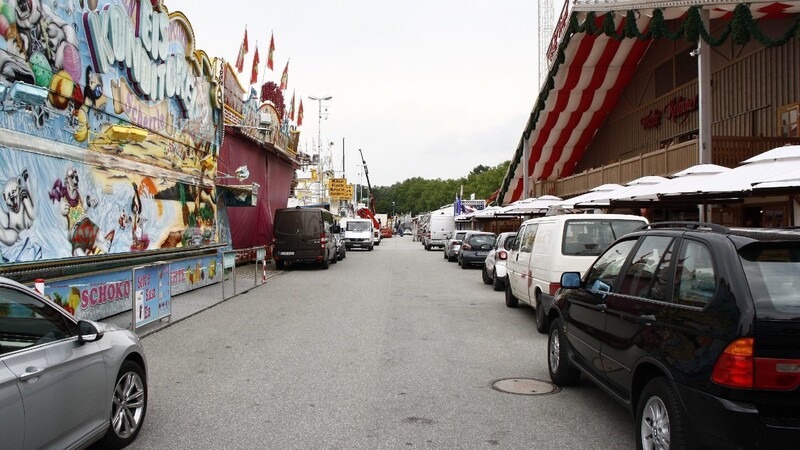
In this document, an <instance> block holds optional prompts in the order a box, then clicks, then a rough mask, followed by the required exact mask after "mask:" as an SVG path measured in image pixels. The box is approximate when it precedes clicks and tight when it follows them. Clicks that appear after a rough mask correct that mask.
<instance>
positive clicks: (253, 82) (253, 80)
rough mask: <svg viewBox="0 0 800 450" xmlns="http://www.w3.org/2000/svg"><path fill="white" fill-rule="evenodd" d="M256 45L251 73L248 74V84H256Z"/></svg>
mask: <svg viewBox="0 0 800 450" xmlns="http://www.w3.org/2000/svg"><path fill="white" fill-rule="evenodd" d="M258 63H259V61H258V43H256V52H255V54H253V71H252V72H250V84H256V83H257V82H258Z"/></svg>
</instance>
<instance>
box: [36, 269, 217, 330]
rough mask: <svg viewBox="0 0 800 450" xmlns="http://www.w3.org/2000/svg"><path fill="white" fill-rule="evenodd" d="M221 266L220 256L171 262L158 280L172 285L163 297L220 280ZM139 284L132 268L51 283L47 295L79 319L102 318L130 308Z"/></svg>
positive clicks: (45, 291)
mask: <svg viewBox="0 0 800 450" xmlns="http://www.w3.org/2000/svg"><path fill="white" fill-rule="evenodd" d="M219 266H220V262H219V257H217V256H207V257H203V258H194V259H186V260H182V261H173V262H171V263H170V264H169V266H168V269H166V268H164V272H165V273H164V275H162V276H161V278H160V279H159V286H161V287H162V288H163V287H164V285H166V284H167V283H168V286H169V294H168V295H167V294H165V295H163V296H162V299H163V298H166V297H168V296H170V297H171V296H174V295H178V294H181V293H183V292H187V291H190V290H193V289H197V288H199V287H203V286H208V285H211V284H213V283H218V282H219V281H220V280H221V277H219V276H218V275H217V274H218V272H219V270H220V267H219ZM167 270H168V272H167ZM167 277H168V279H167ZM136 286H137V285H136V284H134V282H133V271H132V270H130V269H127V270H119V271H114V272H108V273H103V274H100V275H90V276H86V277H80V278H76V279H72V280H69V281H63V282H58V281H57V282H53V283H48V284H46V285H45V287H44V295H45V296H46V297H47V298H49V299H50V300H52V301H53V302H55V303H56V304H57V305H59V306H61V307H62V308H64V310H65V311H67V312H68V313H70V314H72V315H73V316H74V317H75V318H76V319H88V320H100V319H103V318H106V317H111V316H113V315H116V314H119V313H122V312H125V311H130V310H131V307H132V305H133V301H134V297H133V296H132V294H133V293H135V291H136V290H137V289H141V287H136Z"/></svg>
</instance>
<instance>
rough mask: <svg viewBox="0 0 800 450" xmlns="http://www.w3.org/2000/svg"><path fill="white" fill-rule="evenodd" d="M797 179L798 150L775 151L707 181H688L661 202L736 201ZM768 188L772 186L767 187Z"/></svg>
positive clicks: (755, 157) (788, 148)
mask: <svg viewBox="0 0 800 450" xmlns="http://www.w3.org/2000/svg"><path fill="white" fill-rule="evenodd" d="M798 178H800V146H798V145H791V146H785V147H778V148H775V149H772V150H768V151H766V152H764V153H761V154H759V155H756V156H754V157H752V158H750V159H746V160H744V161H742V163H741V165H739V166H737V167H735V168H733V169H731V170H728V171H725V172H722V173H718V174H716V175H712V176H710V177H707V178H700V179H696V180H691V182H689V181H687V182H686V183H685V184H682V185H681V186H680V189H679V190H676V191H675V192H669V193H666V192H665V193H664V194H663V195H662V196H661V197H662V198H675V197H676V196H679V195H699V196H706V197H720V198H721V197H737V196H742V195H748V194H750V193H752V190H753V187H754V186H758V185H761V184H762V183H767V182H782V183H783V184H788V183H789V182H790V181H791V180H793V179H798ZM767 186H771V185H767Z"/></svg>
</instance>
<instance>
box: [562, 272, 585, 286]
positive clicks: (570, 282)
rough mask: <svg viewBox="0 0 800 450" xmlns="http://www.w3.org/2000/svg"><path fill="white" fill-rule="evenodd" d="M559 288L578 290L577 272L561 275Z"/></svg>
mask: <svg viewBox="0 0 800 450" xmlns="http://www.w3.org/2000/svg"><path fill="white" fill-rule="evenodd" d="M561 287H562V288H563V289H578V288H580V287H581V274H580V273H579V272H564V273H563V274H561Z"/></svg>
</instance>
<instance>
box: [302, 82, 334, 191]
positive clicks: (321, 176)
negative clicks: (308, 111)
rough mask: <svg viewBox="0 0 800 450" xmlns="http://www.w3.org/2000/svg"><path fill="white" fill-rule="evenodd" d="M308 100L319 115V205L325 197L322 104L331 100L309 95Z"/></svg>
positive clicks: (328, 97) (329, 97)
mask: <svg viewBox="0 0 800 450" xmlns="http://www.w3.org/2000/svg"><path fill="white" fill-rule="evenodd" d="M308 98H310V99H311V100H314V101H316V102H317V105H318V106H319V114H318V115H317V174H318V175H317V176H318V177H319V180H318V182H319V203H322V198H323V197H324V195H325V184H324V182H325V174H324V173H323V171H322V169H323V167H322V102H324V101H327V100H330V99H332V98H333V97H331V96H330V95H328V96H326V97H314V96H313V95H309V96H308Z"/></svg>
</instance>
